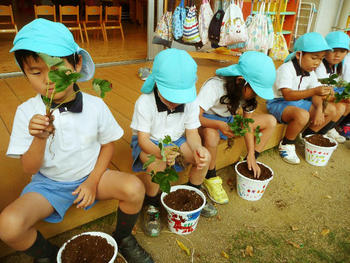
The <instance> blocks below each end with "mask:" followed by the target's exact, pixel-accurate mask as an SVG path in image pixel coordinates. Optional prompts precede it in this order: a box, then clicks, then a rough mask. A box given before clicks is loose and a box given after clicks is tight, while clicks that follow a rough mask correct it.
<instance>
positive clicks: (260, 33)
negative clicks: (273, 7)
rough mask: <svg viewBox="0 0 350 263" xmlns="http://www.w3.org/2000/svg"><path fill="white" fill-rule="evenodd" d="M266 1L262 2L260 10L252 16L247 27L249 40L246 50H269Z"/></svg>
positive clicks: (265, 51)
mask: <svg viewBox="0 0 350 263" xmlns="http://www.w3.org/2000/svg"><path fill="white" fill-rule="evenodd" d="M264 10H265V2H262V4H261V6H260V10H259V12H258V13H257V14H256V15H255V16H253V17H252V19H251V21H250V24H249V25H248V27H247V32H248V40H247V44H246V47H245V50H255V51H260V52H264V53H265V54H267V51H268V29H267V19H266V15H265V14H264Z"/></svg>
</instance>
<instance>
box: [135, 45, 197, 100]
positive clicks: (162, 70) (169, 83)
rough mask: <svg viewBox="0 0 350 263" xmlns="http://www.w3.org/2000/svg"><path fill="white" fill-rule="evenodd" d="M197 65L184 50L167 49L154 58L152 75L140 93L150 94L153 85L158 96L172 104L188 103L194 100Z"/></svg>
mask: <svg viewBox="0 0 350 263" xmlns="http://www.w3.org/2000/svg"><path fill="white" fill-rule="evenodd" d="M196 81H197V64H196V62H195V61H194V60H193V58H192V57H191V56H190V55H189V54H188V53H187V52H186V51H184V50H180V49H176V48H169V49H166V50H163V51H161V52H159V53H158V54H157V56H156V57H155V58H154V62H153V68H152V73H151V74H150V75H149V76H148V77H147V80H146V81H145V83H144V84H143V86H142V88H141V92H142V93H151V92H152V91H153V89H154V84H157V88H158V90H159V92H160V94H161V95H162V96H163V97H164V98H165V99H166V100H168V101H170V102H173V103H189V102H192V101H194V100H195V98H196V96H197V91H196Z"/></svg>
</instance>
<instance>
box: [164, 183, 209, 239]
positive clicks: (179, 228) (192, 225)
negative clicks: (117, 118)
mask: <svg viewBox="0 0 350 263" xmlns="http://www.w3.org/2000/svg"><path fill="white" fill-rule="evenodd" d="M178 189H186V190H188V191H194V192H195V193H197V194H198V195H199V196H200V197H201V198H202V204H201V206H200V207H199V208H197V209H195V210H192V211H179V210H175V209H173V208H170V207H169V206H168V205H167V204H166V203H165V202H164V199H165V198H166V196H167V195H168V194H167V193H164V192H163V193H162V195H161V202H162V204H163V206H164V207H165V209H166V210H167V212H168V226H169V229H170V231H171V232H173V233H175V234H179V235H188V234H191V233H192V232H193V231H194V230H195V229H196V227H197V224H198V220H199V216H200V213H201V210H202V209H203V207H204V205H205V202H206V199H205V195H204V194H203V193H202V192H201V191H200V190H198V189H197V188H194V187H191V186H188V185H177V186H172V187H171V189H170V193H171V192H175V191H176V190H178Z"/></svg>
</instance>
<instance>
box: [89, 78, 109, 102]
mask: <svg viewBox="0 0 350 263" xmlns="http://www.w3.org/2000/svg"><path fill="white" fill-rule="evenodd" d="M92 88H93V90H94V91H95V92H96V93H97V95H98V96H100V97H101V98H104V97H105V93H106V92H108V91H111V90H112V84H111V83H110V82H109V81H108V80H105V79H94V80H93V81H92Z"/></svg>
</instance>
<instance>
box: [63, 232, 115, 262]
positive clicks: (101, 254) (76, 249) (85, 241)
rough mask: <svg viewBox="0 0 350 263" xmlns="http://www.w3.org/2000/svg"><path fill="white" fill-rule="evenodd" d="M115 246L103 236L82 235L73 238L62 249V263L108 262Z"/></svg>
mask: <svg viewBox="0 0 350 263" xmlns="http://www.w3.org/2000/svg"><path fill="white" fill-rule="evenodd" d="M113 254H114V247H113V246H111V245H110V244H109V243H108V242H107V240H106V239H105V238H103V237H99V236H92V235H81V236H78V237H77V238H74V239H73V240H71V241H70V242H69V243H68V244H67V245H66V247H65V248H64V250H63V251H62V256H61V259H62V263H81V262H86V263H108V262H109V261H110V260H111V259H112V257H113Z"/></svg>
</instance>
